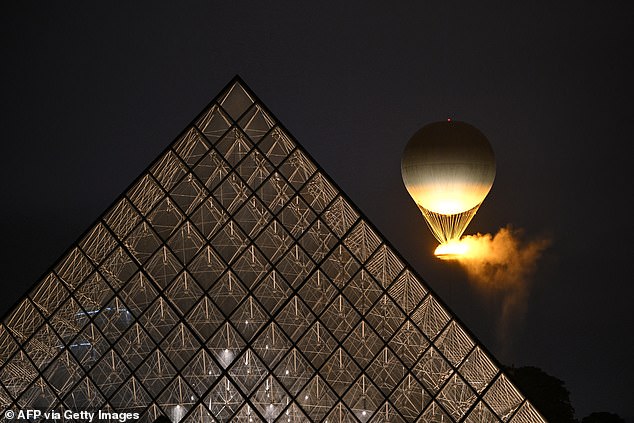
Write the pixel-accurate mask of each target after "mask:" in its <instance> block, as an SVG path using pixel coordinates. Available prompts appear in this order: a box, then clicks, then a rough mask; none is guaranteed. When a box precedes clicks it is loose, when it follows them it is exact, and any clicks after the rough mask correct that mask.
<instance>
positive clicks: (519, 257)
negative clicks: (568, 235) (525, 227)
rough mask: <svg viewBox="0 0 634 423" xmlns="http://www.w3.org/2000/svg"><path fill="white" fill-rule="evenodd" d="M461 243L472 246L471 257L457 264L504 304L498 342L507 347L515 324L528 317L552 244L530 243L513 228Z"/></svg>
mask: <svg viewBox="0 0 634 423" xmlns="http://www.w3.org/2000/svg"><path fill="white" fill-rule="evenodd" d="M460 243H461V244H463V243H464V244H466V245H467V246H468V253H467V254H465V255H464V256H462V257H458V258H457V261H458V263H459V264H460V265H461V266H462V267H463V268H464V270H465V271H466V273H467V275H468V277H469V280H470V281H471V282H472V283H473V284H474V285H475V286H476V287H477V289H478V291H479V292H481V293H483V294H484V295H486V296H488V297H494V298H498V299H499V300H500V314H499V321H498V327H497V335H498V342H499V343H500V345H501V346H504V345H507V342H506V340H507V339H508V337H509V335H510V331H511V324H512V323H513V322H519V321H521V320H522V319H523V317H524V315H525V312H526V306H527V299H528V294H529V291H530V285H531V277H532V276H533V274H534V272H535V269H536V267H537V261H538V260H539V258H540V256H541V254H542V252H543V251H544V249H546V248H547V247H548V246H549V245H550V240H549V239H548V238H539V239H533V240H526V239H525V237H524V233H523V231H522V230H519V229H514V228H512V227H511V226H510V225H509V226H506V227H504V228H501V229H500V230H499V231H498V233H497V234H495V235H491V234H480V233H478V234H476V235H468V236H466V237H464V238H462V239H461V240H460Z"/></svg>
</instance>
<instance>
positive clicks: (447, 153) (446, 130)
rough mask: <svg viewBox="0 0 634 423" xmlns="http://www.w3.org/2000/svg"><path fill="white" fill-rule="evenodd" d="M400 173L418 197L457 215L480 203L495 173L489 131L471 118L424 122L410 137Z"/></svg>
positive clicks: (430, 207)
mask: <svg viewBox="0 0 634 423" xmlns="http://www.w3.org/2000/svg"><path fill="white" fill-rule="evenodd" d="M401 174H402V176H403V182H404V183H405V187H406V188H407V191H408V192H409V194H410V195H411V196H412V198H413V199H414V201H416V203H417V204H418V205H419V206H421V207H423V208H425V209H427V210H429V211H432V212H435V213H439V214H443V215H453V214H457V213H463V212H465V211H467V210H470V209H473V208H474V207H477V206H479V205H480V203H482V201H483V200H484V198H485V197H486V196H487V194H488V193H489V190H490V189H491V186H492V185H493V179H495V156H494V154H493V149H492V148H491V145H490V144H489V141H488V140H487V139H486V137H485V136H484V135H483V134H482V132H480V131H479V130H478V129H477V128H475V127H474V126H472V125H469V124H468V123H464V122H457V121H447V122H435V123H430V124H428V125H425V126H424V127H423V128H421V129H420V130H419V131H418V132H416V133H415V134H414V135H413V136H412V138H411V139H410V140H409V142H408V143H407V146H406V147H405V151H404V152H403V158H402V160H401Z"/></svg>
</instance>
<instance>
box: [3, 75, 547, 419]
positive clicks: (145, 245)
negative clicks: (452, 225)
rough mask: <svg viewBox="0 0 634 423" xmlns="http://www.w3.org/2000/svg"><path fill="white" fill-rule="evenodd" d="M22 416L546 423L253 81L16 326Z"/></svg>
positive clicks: (10, 381)
mask: <svg viewBox="0 0 634 423" xmlns="http://www.w3.org/2000/svg"><path fill="white" fill-rule="evenodd" d="M21 409H40V410H43V411H49V410H55V411H59V412H63V410H67V409H71V410H74V411H82V410H87V411H91V410H92V411H96V410H102V411H103V412H136V413H139V416H140V418H139V421H142V422H153V421H154V420H156V419H157V418H159V417H160V416H165V417H167V418H168V419H169V420H171V421H172V422H174V423H176V422H230V421H231V422H328V423H334V422H414V421H416V422H470V423H475V422H500V421H503V422H512V423H521V422H543V421H544V419H543V418H542V417H541V416H540V415H539V413H538V412H537V411H536V410H535V409H534V408H533V406H532V405H531V404H530V403H529V402H528V401H527V400H526V399H525V398H524V397H523V396H522V394H521V393H520V392H519V391H518V390H517V389H516V388H515V387H514V386H513V384H512V383H511V382H510V381H509V379H508V378H507V376H505V375H504V374H503V373H502V372H501V371H500V367H499V365H498V364H497V363H496V362H495V361H494V360H493V359H492V358H491V356H490V354H488V353H487V352H486V351H485V350H484V349H483V347H482V346H480V345H479V342H478V341H477V340H476V339H475V337H474V336H473V335H472V334H470V333H469V332H468V331H466V330H465V329H464V327H463V325H462V324H461V323H460V322H459V321H457V320H456V319H455V317H454V316H453V315H452V313H451V312H450V311H449V310H448V309H447V307H446V306H445V305H444V304H443V303H442V302H441V301H440V300H439V299H438V298H437V296H436V295H435V294H433V293H432V292H430V290H429V288H428V287H427V286H426V284H425V283H424V282H423V281H422V280H421V279H420V278H419V277H418V276H417V274H416V273H415V272H414V271H413V270H412V269H411V268H410V267H409V266H408V265H407V264H406V263H405V262H404V260H403V259H402V258H401V257H400V256H399V254H398V253H396V252H395V251H394V249H393V248H392V247H391V246H390V245H389V244H388V243H387V242H386V241H385V240H384V239H383V237H382V236H381V234H379V233H378V231H377V230H376V228H374V227H373V226H372V224H370V223H369V222H368V221H367V219H366V218H365V217H364V216H363V215H362V213H361V212H360V211H359V210H358V209H357V208H356V207H355V206H354V205H353V204H352V203H351V201H350V200H349V199H348V198H347V197H346V195H345V194H344V193H343V192H341V190H340V189H339V188H338V187H337V186H336V185H335V184H334V183H333V181H332V180H331V179H330V178H329V177H328V176H327V175H326V174H325V173H324V172H323V170H321V169H320V167H319V166H318V165H317V164H316V163H315V162H314V161H313V160H312V159H311V158H310V156H309V155H308V154H307V153H306V152H305V151H304V150H303V149H302V147H301V146H300V145H299V144H298V143H297V142H296V141H295V140H294V138H293V137H292V136H291V135H290V134H289V133H288V131H286V130H285V129H284V127H283V126H281V125H280V124H279V122H278V121H277V120H276V119H275V118H274V117H273V115H272V114H271V113H270V112H269V111H268V110H267V109H266V107H265V106H264V105H263V104H262V103H261V102H260V101H259V100H258V99H257V97H256V96H255V95H254V94H253V93H252V92H251V91H250V89H249V88H248V87H247V86H246V85H245V84H244V82H243V81H242V80H240V79H239V78H235V79H234V80H233V81H231V82H230V83H229V85H228V86H227V87H226V88H225V89H224V90H223V91H222V93H221V94H220V95H219V96H218V97H217V98H216V99H215V100H214V101H213V102H212V103H211V105H210V106H209V107H208V108H206V109H205V110H204V111H203V112H202V113H201V114H200V116H199V117H198V118H196V119H195V120H194V121H193V122H192V124H191V125H189V126H188V127H187V128H186V129H185V131H184V132H183V133H182V134H181V135H180V136H179V137H178V138H177V139H176V140H175V141H174V143H173V144H171V145H170V146H169V147H168V149H167V150H165V152H164V153H163V154H161V156H160V157H159V158H158V159H157V160H156V161H155V162H154V163H153V164H152V165H151V166H150V167H149V169H148V170H147V171H146V172H144V173H143V174H142V175H141V176H140V177H139V178H138V179H137V180H136V181H135V182H134V183H133V185H131V187H130V188H129V189H128V190H127V191H126V192H125V193H124V194H123V195H122V196H121V197H120V198H118V199H117V200H116V201H115V203H114V204H113V205H112V206H111V207H110V208H109V209H108V210H107V211H106V212H105V213H104V214H103V215H102V216H101V217H100V218H99V219H98V220H97V221H96V222H95V223H94V225H93V226H92V227H91V228H90V229H89V230H88V231H87V232H86V233H85V234H84V235H83V236H82V237H81V238H80V240H79V241H78V242H77V243H76V244H75V245H73V246H72V247H71V248H70V249H69V250H68V251H67V252H66V253H65V254H64V255H63V257H62V258H61V259H60V260H59V261H58V262H57V263H56V264H55V265H54V266H53V267H52V268H51V270H50V271H49V272H48V273H46V274H45V276H44V277H43V278H42V279H41V280H40V281H39V282H38V283H37V284H36V285H35V286H34V287H33V288H32V289H31V291H30V292H29V293H28V295H27V296H26V297H25V298H24V299H22V300H21V301H20V302H19V303H18V304H17V305H16V306H15V307H14V309H13V310H11V312H10V313H8V314H7V315H6V316H5V318H4V319H3V320H2V323H1V324H0V413H1V414H0V415H4V413H5V411H6V410H14V411H16V412H17V411H18V410H21Z"/></svg>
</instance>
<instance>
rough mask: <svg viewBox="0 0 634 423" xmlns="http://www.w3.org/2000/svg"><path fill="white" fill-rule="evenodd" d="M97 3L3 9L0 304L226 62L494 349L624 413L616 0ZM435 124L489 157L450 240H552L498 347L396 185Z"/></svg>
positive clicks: (630, 52)
mask: <svg viewBox="0 0 634 423" xmlns="http://www.w3.org/2000/svg"><path fill="white" fill-rule="evenodd" d="M111 3H112V2H77V3H72V2H22V1H20V2H18V1H12V2H10V3H7V4H3V6H4V7H3V9H4V10H3V12H2V14H1V15H0V21H1V25H0V31H1V39H0V53H1V55H0V57H1V58H2V66H1V72H2V79H1V81H2V97H1V98H2V118H1V119H0V124H1V127H0V130H1V133H2V139H3V141H2V147H3V148H2V155H1V156H0V160H2V166H0V172H1V177H2V179H1V180H2V193H1V198H2V203H1V205H2V207H1V208H0V213H1V218H0V222H1V225H2V234H3V242H2V244H1V248H2V254H1V255H0V257H2V269H3V272H2V276H0V278H1V279H0V281H1V282H0V283H1V287H2V301H1V307H0V311H1V312H2V313H3V314H4V312H5V311H6V310H7V309H8V308H9V307H10V306H11V304H13V303H14V302H15V301H16V300H17V299H18V298H19V297H20V296H22V295H23V294H24V293H25V292H26V290H27V289H28V287H30V286H31V285H32V284H33V283H34V282H35V281H36V280H37V279H38V278H39V277H40V276H41V275H42V274H43V273H44V272H45V271H46V270H47V269H48V268H49V266H51V265H52V264H53V263H54V261H55V260H57V259H58V258H59V256H60V254H61V253H62V252H63V251H65V250H66V248H68V247H69V246H70V244H71V243H73V242H74V241H75V240H76V239H77V238H78V236H79V235H80V234H81V233H83V232H84V231H85V230H86V229H87V228H88V227H89V225H90V224H91V223H92V222H93V221H94V220H95V219H96V218H97V217H98V216H99V215H100V214H101V213H102V212H103V211H104V210H105V209H106V207H108V205H109V204H111V203H112V201H113V200H114V199H115V198H116V197H117V196H118V195H119V194H120V193H121V192H122V191H123V190H124V189H125V188H126V187H127V186H128V185H129V183H130V182H131V181H132V180H133V179H134V178H136V177H137V176H138V175H139V174H140V173H141V171H143V170H144V169H145V168H146V167H147V165H148V164H149V163H150V162H151V161H152V160H153V159H154V158H155V157H156V156H157V155H158V153H159V152H161V151H162V150H163V149H164V148H165V147H166V146H167V145H168V144H169V143H170V142H171V141H172V140H173V139H174V137H175V136H176V135H177V134H178V133H179V132H180V131H181V130H182V129H183V128H184V127H185V126H186V125H187V124H188V123H189V122H190V121H191V120H192V119H193V117H194V116H195V115H197V114H198V113H199V112H200V111H201V109H202V108H203V107H204V106H205V105H206V104H207V103H208V102H209V101H210V100H211V99H212V98H213V97H214V96H215V95H216V94H217V93H218V91H219V90H220V89H221V88H222V87H223V86H224V85H225V84H226V83H227V82H228V81H229V80H230V79H231V78H232V77H233V76H234V75H235V74H240V75H241V76H242V78H243V79H244V80H245V81H246V83H247V84H249V86H250V87H251V88H252V89H253V90H254V91H255V92H256V94H258V96H259V97H260V98H261V99H262V100H263V102H264V103H265V104H266V105H267V106H268V107H269V108H270V109H271V110H272V111H273V113H274V114H275V115H276V116H277V117H278V118H279V119H280V120H281V122H282V123H283V124H284V125H285V126H286V127H287V128H288V129H289V130H290V132H291V133H292V134H293V135H294V136H295V137H296V138H297V139H298V140H299V142H300V143H301V144H302V145H303V146H304V147H305V148H306V149H307V150H308V151H309V153H310V154H311V155H312V156H313V157H314V158H315V159H316V161H317V162H318V163H319V164H320V165H321V166H322V167H323V168H324V169H325V171H326V172H327V173H328V174H329V175H330V176H331V177H332V178H333V179H334V180H335V181H336V182H337V183H338V184H339V186H340V187H341V188H342V189H343V190H344V191H345V192H346V193H347V194H348V195H349V196H350V198H351V199H352V200H353V201H354V202H355V203H356V204H357V206H359V208H360V209H361V210H362V211H363V212H364V213H365V214H366V216H367V217H368V218H369V219H370V220H371V221H372V222H373V223H374V224H375V225H376V226H377V227H378V228H379V229H380V230H381V231H382V232H383V235H384V236H385V237H386V238H387V239H388V240H389V241H390V242H391V243H392V244H393V245H394V246H395V247H396V248H397V249H398V250H399V251H400V252H401V254H402V255H403V256H404V257H405V258H406V259H407V260H408V261H409V262H410V264H411V265H413V266H414V267H415V268H416V270H417V271H418V272H419V273H420V274H421V275H422V276H423V278H425V279H426V281H427V282H428V284H429V285H430V286H431V287H432V288H433V289H434V290H435V291H436V292H437V293H438V294H439V295H440V296H441V297H442V298H443V299H444V300H445V302H446V303H447V304H448V305H449V306H450V307H451V308H452V309H453V311H454V312H455V313H456V314H457V315H458V316H459V317H460V318H461V319H462V321H463V322H464V323H465V324H466V325H467V326H469V328H470V329H471V330H472V331H473V332H474V333H475V334H476V335H477V336H478V337H479V338H480V340H481V341H482V342H483V343H484V344H485V345H486V346H487V347H488V348H489V350H490V351H491V352H492V353H493V354H494V355H496V356H497V357H498V359H500V360H501V361H503V362H505V363H508V364H515V365H517V366H521V365H533V366H538V367H540V368H542V369H544V370H545V371H546V372H548V373H549V374H552V375H554V376H556V377H558V378H560V379H562V380H564V381H565V382H566V384H567V386H568V388H569V389H570V391H571V394H572V401H573V405H574V407H575V408H576V410H577V415H578V417H583V416H585V415H587V414H588V413H590V412H592V411H601V410H605V411H610V412H616V413H619V414H621V415H622V416H624V417H627V418H628V419H629V420H628V421H634V420H633V419H634V408H633V404H634V395H633V390H632V387H631V382H629V381H630V380H631V379H633V378H634V371H633V365H632V360H633V357H634V341H633V340H632V331H633V324H632V323H633V315H634V312H633V307H632V300H633V297H634V295H633V293H634V287H633V282H634V278H633V277H632V274H631V268H632V266H631V262H632V259H633V255H632V254H633V252H634V249H633V248H632V235H633V232H634V231H633V228H632V218H631V210H632V207H631V205H630V203H631V202H632V199H633V198H634V196H633V195H632V193H633V192H634V190H633V188H632V187H633V182H634V181H633V178H632V176H631V175H632V170H631V167H632V140H633V137H632V132H631V129H632V127H633V126H632V122H633V120H634V115H633V112H634V100H633V97H634V96H633V94H634V90H633V88H634V87H633V85H634V84H633V82H632V75H634V66H633V63H634V61H633V60H632V59H633V56H634V49H633V48H632V44H631V42H630V41H629V40H630V39H632V38H634V18H633V16H634V15H633V13H632V8H631V6H630V2H625V1H611V2H579V1H576V2H543V3H542V4H536V3H537V2H523V3H526V4H523V5H520V4H517V3H519V2H498V3H497V4H495V5H486V6H485V5H484V4H483V3H481V2H441V1H436V2H419V1H416V2H402V3H400V4H397V3H396V2H371V1H359V2H345V4H344V2H323V1H322V2H290V1H288V2H270V4H264V3H269V2H248V3H247V2H238V1H227V2H189V1H184V2H171V3H173V4H172V5H164V4H160V3H161V2H148V3H144V2H136V1H135V2H123V3H130V4H121V5H120V6H118V7H113V6H112V5H111ZM447 117H451V118H454V119H455V120H463V121H467V122H470V123H472V124H473V125H475V126H477V127H478V128H480V129H481V130H482V132H483V133H485V134H486V135H487V137H488V138H489V140H490V141H491V144H492V146H493V148H494V150H495V153H496V158H497V163H498V168H497V178H496V181H495V184H494V186H493V190H492V191H491V193H490V194H489V196H488V197H487V199H486V201H485V203H484V204H483V206H482V207H481V209H480V211H479V213H478V215H477V216H476V218H475V220H474V221H473V222H472V223H471V225H470V226H469V228H468V229H467V233H476V232H490V233H494V232H496V231H497V230H498V228H500V227H503V226H505V225H507V224H512V225H513V226H515V227H516V228H522V229H523V230H524V233H525V235H526V236H527V237H528V238H531V237H541V236H548V237H550V238H551V239H552V245H551V247H550V248H549V249H548V250H547V252H546V253H545V255H544V256H543V257H542V259H541V261H540V262H539V265H538V269H537V270H536V273H535V275H534V277H533V283H532V284H531V291H530V296H529V298H528V300H527V301H528V304H527V312H526V314H525V315H524V317H523V319H519V318H518V319H516V321H514V322H513V324H512V328H513V337H512V339H509V340H507V342H505V343H504V345H501V343H500V342H499V340H498V339H497V337H496V335H495V327H496V325H497V321H498V318H499V309H500V307H499V304H498V303H496V299H495V298H487V297H485V296H483V295H482V294H480V293H478V292H476V291H475V290H474V289H473V287H472V286H471V285H470V284H469V282H468V281H467V280H466V277H465V275H464V273H463V272H462V271H461V270H460V269H459V268H458V267H456V266H455V265H452V264H448V263H444V262H439V261H437V260H435V259H434V258H433V257H432V254H431V252H432V251H433V249H434V247H435V240H434V239H433V237H432V235H431V234H430V233H429V231H428V230H427V227H426V226H425V224H424V222H423V220H422V216H420V213H419V212H418V210H417V209H416V207H415V205H414V203H413V202H412V200H411V199H410V197H409V196H408V194H407V192H406V191H405V189H404V187H403V185H402V182H401V177H400V155H401V152H402V150H403V148H404V146H405V144H406V143H407V140H408V139H409V137H410V136H411V135H412V134H413V133H414V132H415V131H416V130H417V129H418V128H419V127H420V126H422V125H424V124H426V123H428V122H431V121H435V120H443V119H446V118H447Z"/></svg>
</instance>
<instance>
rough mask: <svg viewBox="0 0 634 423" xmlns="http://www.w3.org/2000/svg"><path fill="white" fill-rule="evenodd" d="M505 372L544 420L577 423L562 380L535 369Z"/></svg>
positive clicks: (508, 368) (517, 369)
mask: <svg viewBox="0 0 634 423" xmlns="http://www.w3.org/2000/svg"><path fill="white" fill-rule="evenodd" d="M506 370H507V372H508V373H509V375H510V376H511V377H512V378H513V380H514V381H515V383H516V384H517V386H518V387H519V388H520V390H521V391H522V392H523V393H524V394H525V395H526V396H527V397H528V398H529V399H530V401H531V402H532V403H533V405H534V406H535V408H537V410H539V412H540V413H541V414H542V415H543V416H544V417H545V418H546V420H548V421H550V422H557V423H577V420H576V419H575V409H574V408H573V407H572V404H571V403H570V392H569V391H568V389H567V388H566V386H565V384H564V382H563V381H562V380H560V379H557V378H556V377H554V376H551V375H549V374H547V373H546V372H544V371H543V370H541V369H539V368H537V367H531V366H527V367H517V368H516V367H507V369H506ZM592 422H593V421H592ZM584 423H586V422H584Z"/></svg>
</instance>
